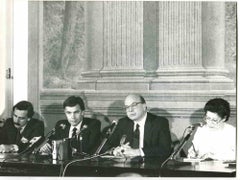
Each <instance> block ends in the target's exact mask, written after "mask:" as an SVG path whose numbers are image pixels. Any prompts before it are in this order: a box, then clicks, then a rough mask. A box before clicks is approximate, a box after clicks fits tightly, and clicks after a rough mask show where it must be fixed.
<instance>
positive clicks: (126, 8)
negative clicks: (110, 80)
mask: <svg viewBox="0 0 240 180" xmlns="http://www.w3.org/2000/svg"><path fill="white" fill-rule="evenodd" d="M103 13H104V14H103V16H104V17H103V18H104V20H103V21H104V24H103V28H104V30H103V33H104V36H103V39H104V40H103V41H104V42H103V46H104V49H103V51H104V66H103V69H102V71H101V74H102V75H103V76H104V75H109V74H111V75H113V76H139V75H140V74H143V2H137V1H136V2H125V1H121V2H117V1H116V2H108V1H106V2H104V10H103Z"/></svg>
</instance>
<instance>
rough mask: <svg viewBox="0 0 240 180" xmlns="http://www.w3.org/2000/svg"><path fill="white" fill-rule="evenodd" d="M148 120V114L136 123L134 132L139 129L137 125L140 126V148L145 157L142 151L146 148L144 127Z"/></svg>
mask: <svg viewBox="0 0 240 180" xmlns="http://www.w3.org/2000/svg"><path fill="white" fill-rule="evenodd" d="M146 119H147V113H146V114H145V115H144V116H143V117H142V118H141V119H139V120H138V121H134V130H135V129H136V127H137V124H138V125H139V133H140V135H139V147H140V151H141V155H142V156H144V152H143V150H142V148H143V146H144V143H143V142H144V127H145V122H146Z"/></svg>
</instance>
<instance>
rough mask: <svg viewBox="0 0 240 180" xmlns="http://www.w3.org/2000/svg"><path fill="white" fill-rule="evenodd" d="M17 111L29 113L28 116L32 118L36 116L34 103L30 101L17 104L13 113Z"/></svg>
mask: <svg viewBox="0 0 240 180" xmlns="http://www.w3.org/2000/svg"><path fill="white" fill-rule="evenodd" d="M15 109H18V110H21V111H27V112H28V113H27V116H28V117H29V118H31V117H32V116H33V114H34V109H33V105H32V103H30V102H28V101H20V102H18V103H17V104H15V105H14V106H13V108H12V111H13V112H14V110H15Z"/></svg>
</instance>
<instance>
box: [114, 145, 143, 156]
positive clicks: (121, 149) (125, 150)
mask: <svg viewBox="0 0 240 180" xmlns="http://www.w3.org/2000/svg"><path fill="white" fill-rule="evenodd" d="M113 155H114V156H120V157H135V156H141V151H140V149H133V148H131V147H130V146H129V142H128V143H126V144H123V145H122V146H118V147H116V148H115V149H114V151H113Z"/></svg>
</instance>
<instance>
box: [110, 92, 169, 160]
mask: <svg viewBox="0 0 240 180" xmlns="http://www.w3.org/2000/svg"><path fill="white" fill-rule="evenodd" d="M124 104H125V110H126V114H127V116H126V117H124V118H122V119H120V120H119V121H118V124H117V126H116V129H115V131H114V132H113V134H112V136H110V138H109V140H108V143H107V144H106V147H108V149H109V148H112V147H114V148H112V149H114V150H113V154H114V155H115V156H124V157H128V156H129V157H134V156H145V157H162V158H167V157H168V156H169V155H170V153H171V136H170V130H169V123H168V120H167V119H166V118H164V117H158V116H156V115H154V114H151V113H149V112H147V105H146V102H145V100H144V98H143V97H142V96H140V95H137V94H130V95H128V96H127V97H126V99H125V102H124Z"/></svg>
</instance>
